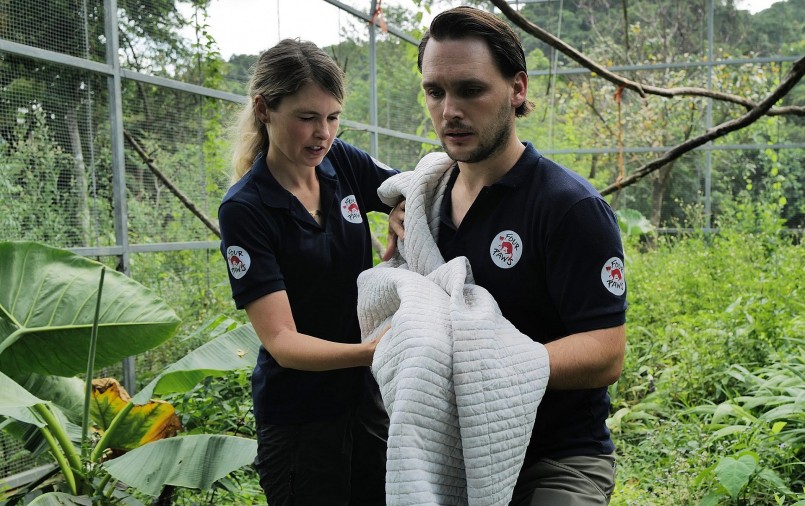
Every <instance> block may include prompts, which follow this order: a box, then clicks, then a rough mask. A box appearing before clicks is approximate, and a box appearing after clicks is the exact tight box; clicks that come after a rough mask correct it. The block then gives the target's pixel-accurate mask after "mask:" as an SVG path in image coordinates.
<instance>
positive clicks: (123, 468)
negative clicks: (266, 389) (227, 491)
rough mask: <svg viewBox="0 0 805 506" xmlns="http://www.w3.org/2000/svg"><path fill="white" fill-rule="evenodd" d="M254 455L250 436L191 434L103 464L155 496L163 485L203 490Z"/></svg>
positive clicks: (248, 462)
mask: <svg viewBox="0 0 805 506" xmlns="http://www.w3.org/2000/svg"><path fill="white" fill-rule="evenodd" d="M256 455H257V441H254V440H252V439H246V438H241V437H235V436H217V435H191V436H183V437H173V438H169V439H162V440H160V441H155V442H153V443H150V444H147V445H145V446H141V447H140V448H137V449H136V450H132V451H130V452H128V453H126V454H125V455H123V456H120V457H118V458H116V459H112V460H109V461H107V462H105V463H104V464H103V467H104V469H106V471H107V472H109V474H111V475H112V476H113V477H114V478H116V479H118V480H120V481H122V482H123V483H126V484H127V485H129V486H131V487H134V488H136V489H137V490H139V491H140V492H142V493H144V494H148V495H151V496H157V495H159V493H160V491H161V490H162V487H164V486H165V485H176V486H179V487H188V488H195V489H200V490H207V489H209V488H210V487H211V486H212V484H213V483H214V482H215V481H216V480H220V479H221V478H223V477H224V476H226V475H227V474H229V473H231V472H232V471H235V470H236V469H239V468H241V467H243V466H245V465H248V464H250V463H251V462H252V461H253V460H254V458H255V456H256ZM154 462H159V465H157V466H155V465H154Z"/></svg>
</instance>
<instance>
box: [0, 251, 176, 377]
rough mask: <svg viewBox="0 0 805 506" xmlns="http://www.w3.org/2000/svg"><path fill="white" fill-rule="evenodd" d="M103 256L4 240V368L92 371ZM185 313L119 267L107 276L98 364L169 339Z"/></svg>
mask: <svg viewBox="0 0 805 506" xmlns="http://www.w3.org/2000/svg"><path fill="white" fill-rule="evenodd" d="M101 268H102V264H100V263H98V262H95V261H92V260H89V259H87V258H84V257H81V256H79V255H75V254H73V253H70V252H69V251H66V250H62V249H57V248H51V247H48V246H44V245H41V244H38V243H33V242H0V371H3V372H4V373H6V374H7V375H9V376H11V377H18V376H21V375H27V374H28V373H31V372H35V373H38V374H44V375H50V374H53V375H58V376H74V375H76V374H79V373H84V372H85V371H86V364H87V356H88V352H89V342H90V334H91V327H92V321H93V317H94V311H95V299H96V296H97V290H98V279H99V277H100V271H101ZM178 325H179V318H178V317H177V316H176V314H175V313H174V311H173V310H172V309H171V308H170V307H168V306H167V304H165V302H164V301H163V300H162V299H160V298H158V297H156V296H155V295H154V294H153V293H151V292H150V291H149V290H148V289H147V288H145V287H144V286H142V285H141V284H139V283H138V282H136V281H134V280H132V279H130V278H128V277H126V276H124V275H123V274H120V273H118V272H114V271H111V272H108V273H107V275H106V278H105V280H104V287H103V299H102V301H101V311H100V321H99V327H98V347H97V353H96V357H95V365H96V367H105V366H109V365H112V364H115V363H117V362H119V361H120V360H121V359H123V358H125V357H128V356H132V355H136V354H138V353H141V352H144V351H146V350H149V349H152V348H154V347H156V346H158V345H159V344H161V343H163V342H165V341H166V340H167V339H169V338H170V337H171V336H172V335H173V333H174V332H175V331H176V328H177V327H178Z"/></svg>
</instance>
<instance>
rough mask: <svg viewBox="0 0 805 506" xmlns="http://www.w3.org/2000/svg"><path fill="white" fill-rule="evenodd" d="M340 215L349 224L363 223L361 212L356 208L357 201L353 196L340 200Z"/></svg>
mask: <svg viewBox="0 0 805 506" xmlns="http://www.w3.org/2000/svg"><path fill="white" fill-rule="evenodd" d="M341 215H342V216H343V217H344V219H345V220H347V221H348V222H350V223H363V218H362V217H361V210H360V208H358V201H357V200H356V199H355V195H350V196H349V197H344V198H343V199H342V200H341Z"/></svg>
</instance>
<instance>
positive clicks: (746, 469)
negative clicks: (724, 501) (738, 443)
mask: <svg viewBox="0 0 805 506" xmlns="http://www.w3.org/2000/svg"><path fill="white" fill-rule="evenodd" d="M757 465H758V464H757V458H756V457H754V456H753V455H741V456H740V457H738V458H737V459H736V458H733V457H724V458H722V459H721V460H719V461H718V465H717V466H716V471H715V472H716V476H717V477H718V481H719V482H720V483H721V484H722V485H723V486H724V488H725V489H727V492H728V493H729V494H730V497H732V498H733V499H734V498H736V497H738V494H739V493H740V492H741V490H743V488H744V487H745V486H746V484H747V483H749V478H750V477H751V476H752V474H753V473H754V472H755V470H756V469H757Z"/></svg>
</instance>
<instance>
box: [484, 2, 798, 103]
mask: <svg viewBox="0 0 805 506" xmlns="http://www.w3.org/2000/svg"><path fill="white" fill-rule="evenodd" d="M491 2H492V3H493V4H494V5H495V7H497V8H498V9H500V11H501V12H502V13H503V15H504V16H506V17H507V18H508V19H509V21H511V22H512V23H514V24H515V25H517V26H518V27H520V28H522V29H523V30H525V31H526V32H527V33H529V34H531V35H533V36H534V37H536V38H537V39H539V40H541V41H542V42H544V43H546V44H548V45H549V46H551V47H553V48H555V49H558V50H559V51H561V52H562V53H564V54H565V56H567V57H569V58H570V59H571V60H573V61H575V62H576V63H578V64H579V65H581V66H583V67H585V68H587V69H589V70H591V71H592V72H595V73H596V74H598V75H599V76H601V77H602V78H604V79H605V80H607V81H609V82H611V83H613V84H615V85H617V86H623V87H624V88H626V89H628V90H632V91H634V92H636V93H638V94H639V95H640V96H641V97H644V98H645V96H646V95H658V96H661V97H666V98H671V97H677V96H696V97H706V98H712V99H715V100H720V101H723V102H729V103H733V104H738V105H741V106H743V107H745V108H746V109H747V110H750V111H751V110H754V109H755V108H756V107H757V106H758V105H759V104H755V103H754V102H752V101H751V100H748V99H746V98H743V97H739V96H737V95H732V94H730V93H721V92H718V91H713V90H707V89H705V88H693V87H682V88H661V87H659V86H651V85H648V84H641V83H638V82H635V81H632V80H631V79H627V78H625V77H623V76H621V75H618V74H615V73H613V72H610V71H609V70H607V69H606V68H605V67H603V66H601V65H599V64H598V63H597V62H595V61H593V60H591V59H589V58H588V57H587V56H585V55H584V54H583V53H581V52H580V51H579V50H577V49H576V48H574V47H572V46H570V45H569V44H567V43H566V42H565V41H563V40H561V39H559V38H557V37H555V36H554V35H552V34H550V33H548V32H547V31H545V30H543V29H542V28H540V27H539V26H537V25H535V24H534V23H532V22H531V21H529V20H528V19H526V18H524V17H523V16H522V15H520V13H519V12H517V11H516V10H514V9H513V8H512V7H511V6H510V5H509V4H508V2H507V1H506V0H491ZM766 114H768V115H772V116H780V115H783V114H791V115H796V116H805V107H799V106H788V107H785V108H781V109H770V110H769V111H768V112H767V113H766Z"/></svg>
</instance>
